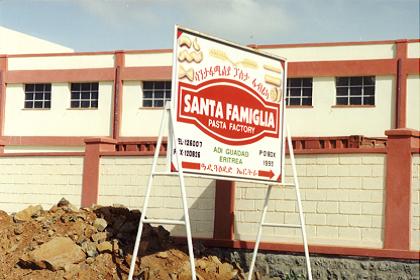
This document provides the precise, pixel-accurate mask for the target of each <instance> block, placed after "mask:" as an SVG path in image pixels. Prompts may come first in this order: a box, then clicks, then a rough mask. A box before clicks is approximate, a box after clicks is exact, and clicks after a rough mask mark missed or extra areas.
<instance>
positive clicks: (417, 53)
mask: <svg viewBox="0 0 420 280" xmlns="http://www.w3.org/2000/svg"><path fill="white" fill-rule="evenodd" d="M407 57H408V58H419V57H420V42H416V43H408V44H407Z"/></svg>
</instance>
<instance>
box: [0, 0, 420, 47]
mask: <svg viewBox="0 0 420 280" xmlns="http://www.w3.org/2000/svg"><path fill="white" fill-rule="evenodd" d="M419 2H420V0H172V1H171V0H0V25H2V26H5V27H7V28H10V29H14V30H17V31H20V32H23V33H27V34H30V35H33V36H36V37H39V38H42V39H45V40H49V41H52V42H56V43H59V44H62V45H65V46H67V47H70V48H73V49H75V50H76V51H102V50H118V49H124V50H130V49H150V48H153V49H161V48H171V47H172V40H173V27H174V25H175V24H180V25H181V26H184V27H188V28H191V29H195V30H198V31H201V32H204V33H207V34H210V35H213V36H217V37H221V38H223V39H227V40H230V41H233V42H236V43H240V44H282V43H308V42H339V41H368V40H387V39H412V38H419V37H420V30H419V29H420V22H419V18H420V16H419V9H420V8H419ZM0 40H1V38H0Z"/></svg>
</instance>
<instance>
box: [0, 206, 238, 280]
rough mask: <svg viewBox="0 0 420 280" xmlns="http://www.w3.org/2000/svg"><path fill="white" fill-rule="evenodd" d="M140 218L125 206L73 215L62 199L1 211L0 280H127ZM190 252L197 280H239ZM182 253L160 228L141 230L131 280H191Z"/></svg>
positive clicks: (229, 269) (234, 269) (202, 252)
mask: <svg viewBox="0 0 420 280" xmlns="http://www.w3.org/2000/svg"><path fill="white" fill-rule="evenodd" d="M139 218H140V212H139V211H130V210H129V209H127V208H125V207H124V206H114V207H95V208H82V209H77V208H75V207H74V206H72V205H71V204H70V203H69V202H68V201H66V200H65V199H62V200H61V201H60V202H59V203H58V204H57V205H56V206H54V207H52V208H51V209H49V210H48V211H46V210H43V209H42V207H41V206H39V205H38V206H30V207H28V208H26V209H24V210H22V211H20V212H18V213H16V214H13V215H8V214H7V213H6V212H3V211H0V279H33V280H37V279H42V280H46V279H66V280H68V279H82V280H83V279H86V280H87V279H89V280H94V279H127V276H128V271H129V267H130V265H129V264H130V261H131V258H132V250H133V246H134V240H135V237H136V233H137V225H138V221H139ZM195 247H196V248H199V250H198V252H196V253H197V256H196V257H197V258H196V272H197V278H198V279H200V280H212V279H244V274H243V272H242V270H241V268H240V267H239V266H238V265H236V264H233V265H232V264H230V263H227V262H223V261H222V260H220V259H219V258H218V257H216V256H214V255H209V254H206V249H205V248H204V247H203V246H195ZM186 252H187V248H185V247H182V246H179V245H176V244H175V243H174V242H173V240H172V238H171V237H170V236H169V232H168V231H166V230H165V229H164V228H163V227H161V226H160V227H152V226H150V225H145V227H144V229H143V237H142V242H141V244H140V250H139V254H138V257H137V260H136V269H135V279H142V280H146V279H168V280H176V279H180V280H181V279H186V280H188V279H191V271H190V265H189V258H188V254H187V253H186Z"/></svg>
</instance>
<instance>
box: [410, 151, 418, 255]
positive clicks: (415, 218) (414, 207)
mask: <svg viewBox="0 0 420 280" xmlns="http://www.w3.org/2000/svg"><path fill="white" fill-rule="evenodd" d="M412 172H413V173H412V174H413V181H412V183H411V187H412V188H411V191H412V193H411V200H412V204H411V205H412V209H411V213H412V220H411V227H412V232H411V250H420V154H416V155H413V170H412Z"/></svg>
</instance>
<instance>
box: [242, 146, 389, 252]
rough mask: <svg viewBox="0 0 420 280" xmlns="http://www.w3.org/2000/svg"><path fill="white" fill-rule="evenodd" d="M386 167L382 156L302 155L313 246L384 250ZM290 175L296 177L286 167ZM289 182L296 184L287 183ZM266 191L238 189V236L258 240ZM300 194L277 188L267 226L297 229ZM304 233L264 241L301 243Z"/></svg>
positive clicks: (280, 231)
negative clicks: (284, 225)
mask: <svg viewBox="0 0 420 280" xmlns="http://www.w3.org/2000/svg"><path fill="white" fill-rule="evenodd" d="M384 161H385V155H382V154H371V155H369V154H340V155H298V156H297V157H296V164H297V173H298V177H299V184H300V188H301V195H302V201H303V210H304V213H305V218H306V225H307V227H306V228H307V236H308V240H309V243H310V244H312V245H341V246H356V247H360V246H362V247H370V248H381V247H382V245H383V236H382V234H383V227H384V226H383V222H384V221H383V219H384V216H383V215H384V175H385V174H384V172H385V170H384ZM285 173H286V175H287V174H292V172H291V165H290V163H289V162H287V163H286V170H285ZM286 182H290V183H291V182H292V178H290V177H288V178H287V179H286ZM266 189H267V187H266V186H264V185H256V184H249V183H247V184H244V183H237V188H236V201H235V203H236V205H235V233H236V238H237V239H241V240H255V237H256V232H257V229H258V222H259V219H260V211H259V210H261V209H262V206H263V202H264V196H265V192H266ZM295 201H296V193H295V190H294V189H292V188H287V187H284V188H283V187H275V188H273V192H272V195H271V199H270V204H269V212H268V213H267V218H266V222H273V223H287V224H299V217H298V212H297V209H298V208H297V205H296V203H295ZM300 234H301V233H300V229H288V228H286V229H285V228H271V227H267V228H264V230H263V237H262V240H263V241H275V242H287V243H301V242H302V241H301V237H300Z"/></svg>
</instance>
